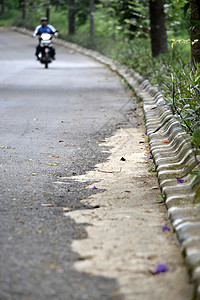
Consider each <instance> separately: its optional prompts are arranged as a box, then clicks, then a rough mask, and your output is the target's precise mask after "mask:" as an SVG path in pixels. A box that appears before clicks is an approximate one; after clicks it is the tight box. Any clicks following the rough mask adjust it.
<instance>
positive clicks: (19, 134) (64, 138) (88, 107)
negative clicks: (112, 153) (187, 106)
mask: <svg viewBox="0 0 200 300" xmlns="http://www.w3.org/2000/svg"><path fill="white" fill-rule="evenodd" d="M36 43H37V42H36V40H33V39H31V38H29V37H27V36H25V35H21V34H18V33H14V32H12V31H9V30H8V29H5V28H0V70H1V72H0V211H1V219H0V220H1V221H0V225H1V231H0V248H1V250H0V299H1V300H36V299H37V300H44V299H45V300H46V299H55V300H62V299H76V300H83V299H88V300H92V299H95V300H100V299H101V300H104V299H105V300H108V299H122V296H121V295H119V294H118V283H117V282H116V280H114V279H111V278H105V277H101V276H94V275H92V274H87V273H81V272H77V271H75V269H74V268H73V264H74V262H75V261H77V260H79V259H81V258H80V256H79V254H77V253H74V252H73V251H72V249H71V243H72V241H73V240H74V239H83V238H86V237H87V232H86V230H85V224H82V226H80V224H78V226H77V224H76V223H75V222H74V221H73V220H71V219H70V218H68V217H66V216H64V215H63V212H64V211H67V210H76V209H84V208H88V207H85V206H83V205H81V204H80V202H79V201H80V200H81V199H83V198H85V197H87V196H88V195H89V194H92V193H95V192H96V191H93V190H88V189H85V186H87V182H86V183H84V185H83V184H81V183H78V182H75V181H73V180H70V178H72V177H73V175H78V174H83V173H84V172H86V171H87V170H90V169H92V168H94V166H95V164H96V163H97V162H102V161H104V160H106V158H107V156H108V155H109V154H108V153H107V152H105V151H103V150H107V149H106V148H105V149H103V148H100V147H99V142H101V141H102V140H103V139H104V138H105V137H106V136H109V135H111V134H112V133H113V132H114V131H115V130H116V128H119V127H131V126H137V123H138V120H137V116H136V112H135V111H134V109H135V104H134V103H133V99H132V95H131V94H130V92H129V91H127V90H126V88H125V86H123V85H122V83H121V79H120V78H118V77H117V76H116V75H115V74H113V73H112V72H110V71H109V70H108V69H107V68H106V67H104V66H103V65H101V64H99V63H97V62H95V61H93V60H91V59H90V58H88V57H85V56H82V55H79V54H76V53H73V52H70V51H69V50H67V49H64V48H62V47H57V59H56V61H54V62H53V63H52V64H51V65H50V66H49V69H44V66H43V65H41V64H40V63H39V62H38V61H36V60H35V58H34V52H35V49H34V47H35V45H36ZM63 177H67V178H63ZM60 178H62V182H63V181H65V184H64V185H63V184H62V185H61V184H60V181H59V180H60Z"/></svg>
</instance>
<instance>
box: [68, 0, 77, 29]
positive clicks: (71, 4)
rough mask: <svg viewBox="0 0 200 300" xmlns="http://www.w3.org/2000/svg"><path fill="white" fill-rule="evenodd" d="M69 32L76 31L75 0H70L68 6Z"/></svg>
mask: <svg viewBox="0 0 200 300" xmlns="http://www.w3.org/2000/svg"><path fill="white" fill-rule="evenodd" d="M68 33H69V34H74V33H75V0H69V8H68Z"/></svg>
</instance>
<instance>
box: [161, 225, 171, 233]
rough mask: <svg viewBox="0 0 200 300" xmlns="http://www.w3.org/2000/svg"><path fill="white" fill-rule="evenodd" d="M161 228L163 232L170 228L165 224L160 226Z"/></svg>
mask: <svg viewBox="0 0 200 300" xmlns="http://www.w3.org/2000/svg"><path fill="white" fill-rule="evenodd" d="M162 230H163V232H165V231H170V228H169V227H168V226H166V225H165V226H162Z"/></svg>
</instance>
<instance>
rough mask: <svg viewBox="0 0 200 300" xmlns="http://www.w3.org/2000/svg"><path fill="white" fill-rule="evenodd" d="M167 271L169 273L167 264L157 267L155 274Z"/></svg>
mask: <svg viewBox="0 0 200 300" xmlns="http://www.w3.org/2000/svg"><path fill="white" fill-rule="evenodd" d="M167 271H169V268H168V266H167V265H166V264H159V265H157V267H156V269H155V272H154V274H160V273H165V272H167Z"/></svg>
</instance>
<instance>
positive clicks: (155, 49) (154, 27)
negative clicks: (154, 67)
mask: <svg viewBox="0 0 200 300" xmlns="http://www.w3.org/2000/svg"><path fill="white" fill-rule="evenodd" d="M149 12H150V25H151V31H150V34H151V49H152V56H153V57H155V56H157V55H159V54H161V53H165V52H167V50H168V46H167V33H166V24H165V13H164V0H150V2H149Z"/></svg>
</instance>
